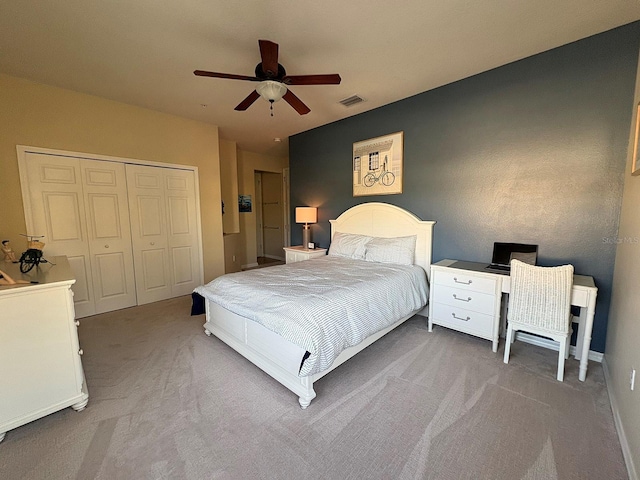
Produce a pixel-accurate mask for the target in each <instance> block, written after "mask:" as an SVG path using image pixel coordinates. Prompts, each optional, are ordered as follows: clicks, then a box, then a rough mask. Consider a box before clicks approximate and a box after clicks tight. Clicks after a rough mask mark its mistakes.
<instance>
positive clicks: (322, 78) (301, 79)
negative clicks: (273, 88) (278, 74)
mask: <svg viewBox="0 0 640 480" xmlns="http://www.w3.org/2000/svg"><path fill="white" fill-rule="evenodd" d="M341 81H342V79H341V78H340V75H338V74H337V73H332V74H328V75H287V76H286V77H284V78H283V79H282V83H284V84H286V85H340V82H341Z"/></svg>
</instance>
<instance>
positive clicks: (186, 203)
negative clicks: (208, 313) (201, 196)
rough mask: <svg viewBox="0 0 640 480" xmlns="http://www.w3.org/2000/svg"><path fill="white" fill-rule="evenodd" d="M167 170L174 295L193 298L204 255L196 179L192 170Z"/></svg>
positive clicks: (170, 258) (168, 234)
mask: <svg viewBox="0 0 640 480" xmlns="http://www.w3.org/2000/svg"><path fill="white" fill-rule="evenodd" d="M162 170H164V172H163V173H164V179H165V192H166V201H167V203H166V205H167V236H168V238H167V240H168V247H169V251H168V253H169V266H170V271H171V294H172V296H174V297H177V296H179V295H189V294H191V292H193V289H194V288H196V287H197V286H198V285H200V277H201V275H200V253H199V248H198V228H197V227H198V224H197V219H196V211H197V210H196V196H195V192H196V185H195V175H194V172H193V171H190V170H178V169H162Z"/></svg>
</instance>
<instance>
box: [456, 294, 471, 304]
mask: <svg viewBox="0 0 640 480" xmlns="http://www.w3.org/2000/svg"><path fill="white" fill-rule="evenodd" d="M453 298H455V299H456V300H460V301H461V302H470V301H471V297H467V298H466V299H464V298H458V296H457V295H456V294H455V293H454V294H453Z"/></svg>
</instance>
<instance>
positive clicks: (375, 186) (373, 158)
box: [352, 132, 403, 197]
mask: <svg viewBox="0 0 640 480" xmlns="http://www.w3.org/2000/svg"><path fill="white" fill-rule="evenodd" d="M402 140H403V132H397V133H392V134H390V135H385V136H383V137H377V138H372V139H369V140H363V141H361V142H356V143H354V144H353V157H352V160H353V196H354V197H361V196H364V195H394V194H398V193H402V168H403V165H402V164H403V151H402V149H403V144H402Z"/></svg>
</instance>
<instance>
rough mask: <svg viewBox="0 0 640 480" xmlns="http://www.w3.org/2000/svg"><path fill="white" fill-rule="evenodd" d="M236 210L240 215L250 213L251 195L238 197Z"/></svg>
mask: <svg viewBox="0 0 640 480" xmlns="http://www.w3.org/2000/svg"><path fill="white" fill-rule="evenodd" d="M238 210H239V211H240V213H251V195H238Z"/></svg>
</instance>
